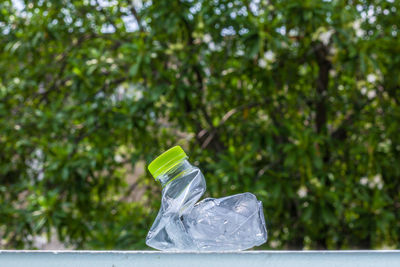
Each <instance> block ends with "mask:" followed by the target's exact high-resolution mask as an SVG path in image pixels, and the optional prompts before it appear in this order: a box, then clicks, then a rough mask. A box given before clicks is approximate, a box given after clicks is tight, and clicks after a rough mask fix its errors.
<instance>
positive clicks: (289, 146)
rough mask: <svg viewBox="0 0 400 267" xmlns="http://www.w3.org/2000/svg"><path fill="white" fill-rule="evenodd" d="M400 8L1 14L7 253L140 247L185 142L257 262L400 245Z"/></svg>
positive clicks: (241, 2)
mask: <svg viewBox="0 0 400 267" xmlns="http://www.w3.org/2000/svg"><path fill="white" fill-rule="evenodd" d="M399 12H400V2H399V1H384V0H380V1H378V0H376V1H367V0H365V1H358V0H348V1H344V0H331V1H329V0H326V1H320V0H304V1H289V0H268V1H266V0H253V1H252V0H249V1H246V0H235V1H224V0H213V1H207V0H203V1H201V0H186V1H184V0H180V1H176V0H170V1H145V2H139V1H123V0H119V1H116V0H114V1H105V0H99V1H93V0H90V1H89V0H79V1H72V0H64V1H43V0H41V1H17V0H15V1H9V0H6V1H1V4H0V235H1V238H2V239H1V243H0V246H1V248H30V247H34V246H35V243H34V242H33V239H34V237H36V236H41V235H46V236H47V237H48V238H54V237H57V238H58V239H59V240H60V241H61V242H63V243H64V244H65V245H66V246H69V247H73V248H84V249H144V248H146V246H145V244H144V239H145V236H146V233H147V231H148V229H149V228H150V225H151V223H152V221H153V220H154V218H155V215H156V213H157V211H158V208H159V205H160V204H159V200H160V192H161V188H160V186H159V185H158V184H156V182H155V181H154V180H153V179H152V178H151V177H150V175H149V174H148V173H147V172H144V173H143V174H141V175H140V174H139V175H135V177H134V179H131V181H128V180H129V179H127V177H128V176H129V175H131V174H132V172H133V169H134V166H136V168H138V165H140V163H141V164H142V166H143V162H145V163H149V162H150V161H151V160H152V159H153V158H154V157H155V156H157V155H158V154H159V153H161V152H162V151H164V150H166V149H168V148H169V147H171V146H173V145H175V144H179V145H182V146H183V147H184V148H185V149H186V151H187V152H188V154H189V155H190V160H191V162H193V163H194V164H196V165H198V166H199V167H200V168H201V169H202V170H203V172H204V174H205V177H206V181H207V186H208V193H207V194H208V196H213V197H221V196H225V195H230V194H235V193H240V192H246V191H249V192H252V193H254V194H256V195H257V197H258V198H259V199H260V200H262V201H263V203H264V212H265V215H266V218H267V223H268V229H269V241H268V243H267V244H266V245H264V246H263V247H261V248H264V249H265V248H329V249H342V248H383V247H386V248H399V244H400V243H399V242H400V212H399V209H400V134H399V129H400V107H399V101H400V81H399V77H400V75H399V71H400V38H399V35H400V32H399V25H400V16H399Z"/></svg>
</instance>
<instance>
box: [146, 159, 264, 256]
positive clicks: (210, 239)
mask: <svg viewBox="0 0 400 267" xmlns="http://www.w3.org/2000/svg"><path fill="white" fill-rule="evenodd" d="M157 180H159V181H160V182H161V185H162V186H163V190H162V199H161V208H160V211H159V212H158V215H157V217H156V220H155V221H154V223H153V225H152V227H151V229H150V231H149V233H148V235H147V238H146V244H147V245H148V246H150V247H153V248H156V249H159V250H186V251H187V250H192V251H196V250H197V251H198V250H204V251H224V250H225V251H227V250H244V249H249V248H251V247H254V246H259V245H261V244H263V243H265V242H266V241H267V229H266V227H265V221H264V215H263V211H262V203H261V202H260V201H257V198H256V197H255V196H254V195H253V194H251V193H243V194H238V195H233V196H228V197H223V198H219V199H215V198H206V199H204V200H202V201H200V202H198V203H196V202H197V201H198V200H199V199H200V197H201V196H202V195H203V194H204V192H205V190H206V182H205V180H204V176H203V174H202V173H201V171H200V170H199V169H198V168H197V167H194V166H192V165H191V164H190V163H189V162H188V161H187V160H182V162H181V163H180V164H178V165H177V166H175V167H174V168H172V169H171V170H169V171H168V172H167V173H165V174H162V175H160V176H158V177H157Z"/></svg>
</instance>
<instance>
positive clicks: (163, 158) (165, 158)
mask: <svg viewBox="0 0 400 267" xmlns="http://www.w3.org/2000/svg"><path fill="white" fill-rule="evenodd" d="M187 157H188V156H187V155H186V153H185V151H183V149H182V148H181V147H180V146H174V147H173V148H170V149H168V150H167V151H165V152H164V153H162V154H161V155H160V156H158V157H157V158H156V159H155V160H153V161H152V162H151V163H150V164H149V166H148V169H149V171H150V173H151V175H153V177H154V178H155V179H156V178H157V177H158V176H159V175H161V174H163V173H166V172H167V171H168V170H170V169H171V168H172V167H174V166H176V165H177V164H178V163H179V162H181V161H182V160H184V159H186V158H187Z"/></svg>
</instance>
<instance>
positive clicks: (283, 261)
mask: <svg viewBox="0 0 400 267" xmlns="http://www.w3.org/2000/svg"><path fill="white" fill-rule="evenodd" d="M0 266H1V267H3V266H4V267H39V266H40V267H46V266H59V267H64V266H69V267H71V266H79V267H87V266H95V267H103V266H104V267H106V266H107V267H121V266H124V267H131V266H140V267H145V266H163V267H167V266H174V267H200V266H205V267H211V266H229V267H250V266H280V267H286V266H296V267H302V266H307V267H312V266H324V267H331V266H332V267H333V266H335V267H336V266H337V267H339V266H340V267H346V266H363V267H368V266H371V267H372V266H373V267H377V266H388V267H389V266H390V267H392V266H393V267H400V250H392V251H383V250H381V251H368V250H366V251H247V252H222V253H221V252H219V253H216V252H207V253H197V252H192V253H190V252H185V253H177V252H158V251H23V250H20V251H15V250H14V251H11V250H9V251H4V250H3V251H1V250H0Z"/></svg>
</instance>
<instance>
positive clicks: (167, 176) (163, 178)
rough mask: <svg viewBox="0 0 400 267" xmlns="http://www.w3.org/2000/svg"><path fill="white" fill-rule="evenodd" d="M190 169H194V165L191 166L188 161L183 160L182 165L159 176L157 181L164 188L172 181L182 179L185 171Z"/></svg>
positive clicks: (179, 164)
mask: <svg viewBox="0 0 400 267" xmlns="http://www.w3.org/2000/svg"><path fill="white" fill-rule="evenodd" d="M190 168H193V166H192V164H190V163H189V161H187V160H186V159H183V160H182V161H181V162H180V163H178V164H177V165H176V166H174V167H172V168H171V169H169V170H168V171H167V172H166V173H163V174H160V175H159V176H157V178H156V180H158V181H160V183H161V186H162V187H165V186H166V185H167V184H168V183H170V182H171V181H172V180H174V179H176V178H178V177H180V176H181V175H182V173H183V172H184V171H185V170H188V169H190Z"/></svg>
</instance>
